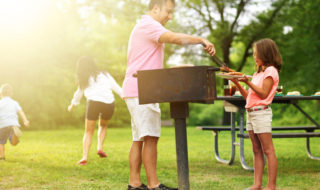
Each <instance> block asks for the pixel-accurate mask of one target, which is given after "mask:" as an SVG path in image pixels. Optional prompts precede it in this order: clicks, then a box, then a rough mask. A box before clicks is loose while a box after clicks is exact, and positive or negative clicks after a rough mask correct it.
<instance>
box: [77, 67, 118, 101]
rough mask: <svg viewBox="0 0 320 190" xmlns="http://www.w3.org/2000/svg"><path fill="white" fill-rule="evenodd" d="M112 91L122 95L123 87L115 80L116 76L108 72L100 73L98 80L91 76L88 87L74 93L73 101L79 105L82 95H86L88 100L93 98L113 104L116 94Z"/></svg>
mask: <svg viewBox="0 0 320 190" xmlns="http://www.w3.org/2000/svg"><path fill="white" fill-rule="evenodd" d="M112 91H114V92H116V93H117V94H118V95H119V96H120V97H122V89H121V87H120V86H119V85H118V84H117V82H116V81H115V80H114V78H113V77H112V76H111V75H110V74H108V73H103V72H101V73H99V74H98V75H97V78H96V80H94V78H93V77H90V78H89V85H88V87H87V88H86V89H84V90H81V89H80V88H78V90H77V91H76V92H75V93H74V96H73V99H72V101H71V103H72V104H73V105H78V104H79V103H80V100H81V98H82V96H83V95H84V96H85V97H86V98H87V100H93V101H98V102H103V103H106V104H111V103H113V102H114V96H113V93H112Z"/></svg>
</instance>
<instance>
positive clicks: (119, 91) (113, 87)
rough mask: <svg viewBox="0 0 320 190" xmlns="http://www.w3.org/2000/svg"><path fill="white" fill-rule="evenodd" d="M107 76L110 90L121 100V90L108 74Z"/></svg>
mask: <svg viewBox="0 0 320 190" xmlns="http://www.w3.org/2000/svg"><path fill="white" fill-rule="evenodd" d="M107 76H108V78H109V79H110V86H111V89H112V90H113V91H114V92H116V93H117V94H118V95H119V96H120V97H121V98H122V88H121V87H120V86H119V85H118V83H117V82H116V80H114V78H113V77H112V76H111V75H110V74H107Z"/></svg>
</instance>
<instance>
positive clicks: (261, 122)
mask: <svg viewBox="0 0 320 190" xmlns="http://www.w3.org/2000/svg"><path fill="white" fill-rule="evenodd" d="M271 122H272V109H271V108H270V107H269V108H268V109H265V110H258V111H252V112H247V126H246V129H247V131H252V130H253V132H254V133H271V131H272V127H271Z"/></svg>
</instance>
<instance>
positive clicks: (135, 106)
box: [125, 98, 161, 141]
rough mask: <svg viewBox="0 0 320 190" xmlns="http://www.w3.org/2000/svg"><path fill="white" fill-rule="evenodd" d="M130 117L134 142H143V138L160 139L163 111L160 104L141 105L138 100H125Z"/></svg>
mask: <svg viewBox="0 0 320 190" xmlns="http://www.w3.org/2000/svg"><path fill="white" fill-rule="evenodd" d="M125 101H126V103H127V106H128V109H129V112H130V115H131V127H132V137H133V141H143V137H145V136H152V137H160V133H161V111H160V107H159V104H158V103H157V104H142V105H139V99H138V98H126V99H125Z"/></svg>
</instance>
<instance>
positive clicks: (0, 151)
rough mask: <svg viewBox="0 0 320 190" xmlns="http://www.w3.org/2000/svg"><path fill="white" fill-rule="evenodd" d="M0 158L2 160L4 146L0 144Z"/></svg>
mask: <svg viewBox="0 0 320 190" xmlns="http://www.w3.org/2000/svg"><path fill="white" fill-rule="evenodd" d="M0 157H1V158H4V157H5V156H4V144H0Z"/></svg>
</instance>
